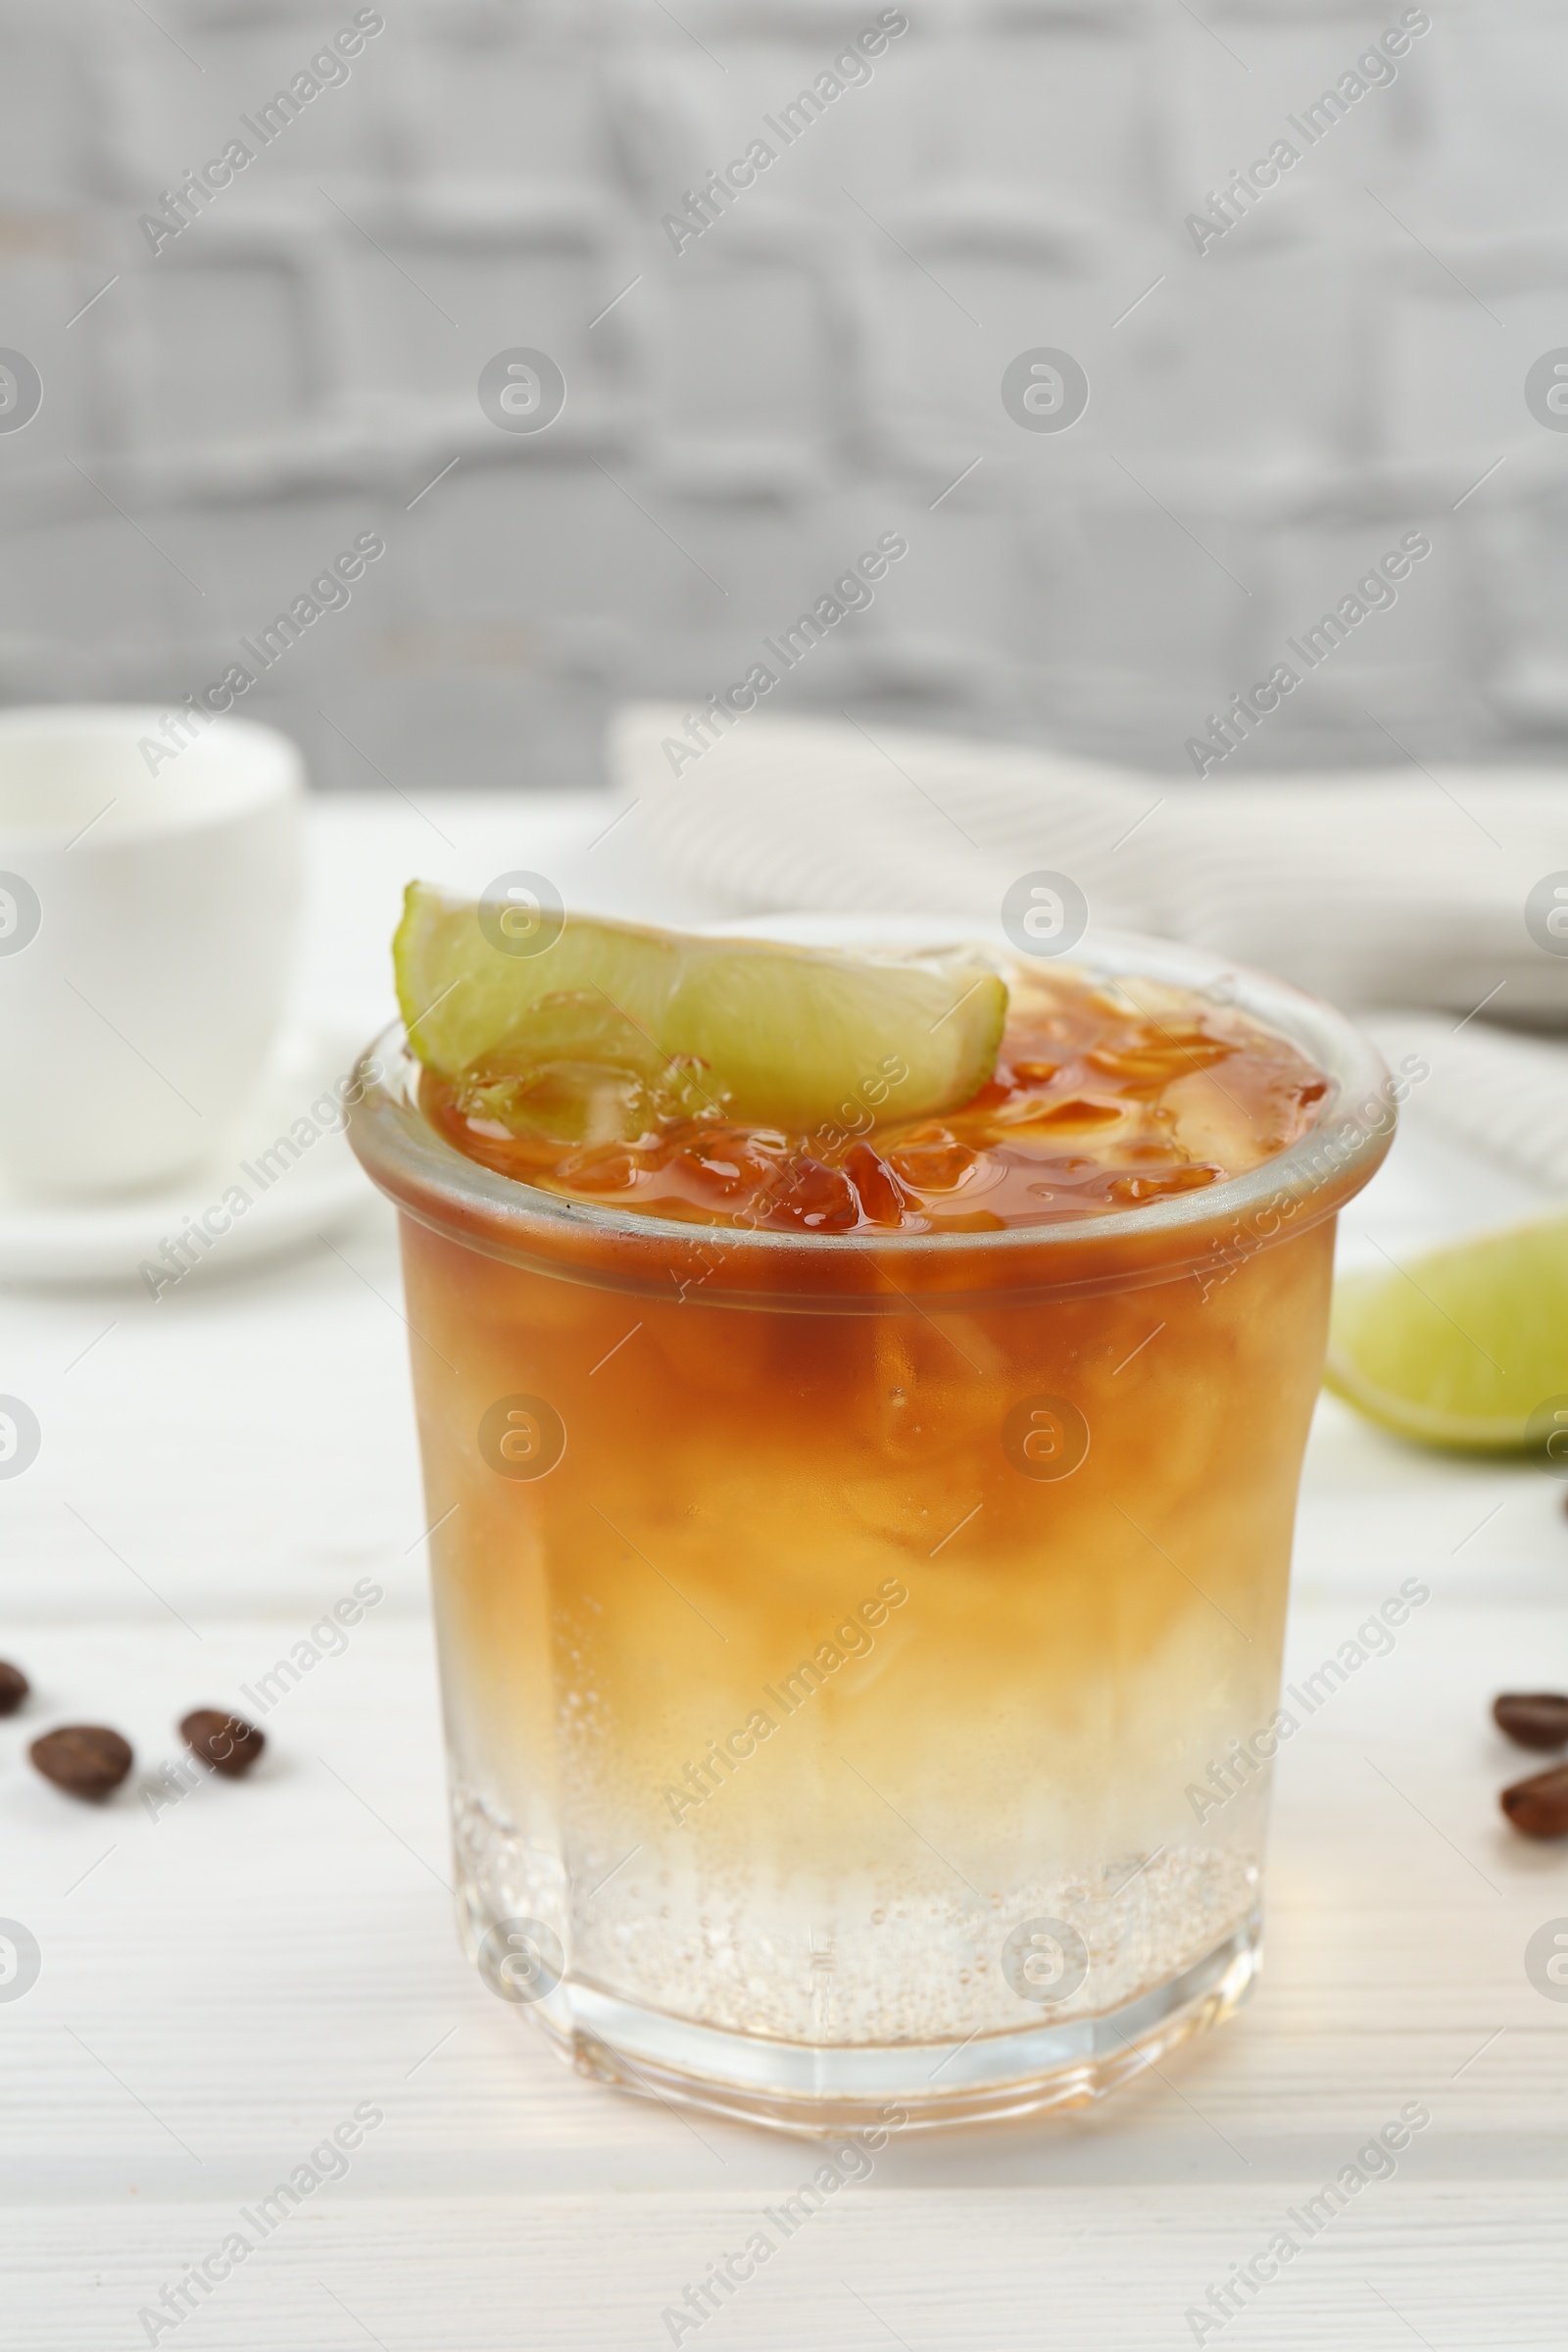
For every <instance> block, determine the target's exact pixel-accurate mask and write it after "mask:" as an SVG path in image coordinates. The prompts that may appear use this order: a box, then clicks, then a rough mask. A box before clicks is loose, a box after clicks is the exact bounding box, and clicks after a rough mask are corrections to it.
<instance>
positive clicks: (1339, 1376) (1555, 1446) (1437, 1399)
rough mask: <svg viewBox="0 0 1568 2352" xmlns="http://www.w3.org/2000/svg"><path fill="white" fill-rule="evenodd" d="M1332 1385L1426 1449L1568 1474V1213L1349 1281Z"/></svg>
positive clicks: (1335, 1341)
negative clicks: (1540, 1464)
mask: <svg viewBox="0 0 1568 2352" xmlns="http://www.w3.org/2000/svg"><path fill="white" fill-rule="evenodd" d="M1326 1377H1327V1381H1328V1385H1329V1387H1330V1388H1331V1389H1332V1390H1334V1392H1335V1394H1336V1395H1337V1396H1340V1397H1345V1398H1347V1399H1348V1402H1349V1403H1351V1404H1354V1405H1358V1406H1359V1407H1360V1409H1361V1410H1362V1411H1363V1412H1365V1413H1369V1414H1370V1415H1371V1416H1372V1418H1373V1419H1374V1420H1376V1421H1381V1422H1383V1423H1385V1424H1386V1426H1387V1427H1389V1428H1390V1429H1396V1430H1397V1431H1399V1433H1400V1434H1401V1435H1402V1436H1404V1437H1407V1438H1416V1439H1419V1440H1421V1441H1422V1442H1423V1443H1424V1444H1426V1445H1429V1446H1465V1447H1468V1448H1471V1449H1472V1450H1486V1451H1493V1452H1538V1453H1541V1454H1546V1453H1548V1452H1549V1454H1550V1457H1551V1460H1552V1462H1553V1464H1556V1463H1557V1462H1558V1461H1562V1462H1564V1463H1565V1464H1568V1215H1564V1214H1563V1213H1562V1212H1561V1211H1560V1210H1559V1211H1554V1212H1553V1213H1552V1214H1550V1215H1548V1216H1544V1217H1532V1218H1530V1219H1529V1220H1527V1221H1526V1222H1524V1223H1522V1224H1516V1225H1507V1226H1503V1227H1501V1228H1499V1229H1498V1230H1496V1231H1495V1232H1491V1233H1483V1234H1478V1235H1476V1236H1475V1237H1474V1238H1473V1239H1470V1240H1467V1241H1463V1242H1456V1243H1452V1244H1450V1245H1448V1246H1447V1247H1446V1248H1444V1249H1441V1250H1430V1251H1428V1252H1427V1253H1426V1254H1425V1255H1424V1256H1421V1257H1413V1258H1411V1259H1410V1260H1409V1261H1408V1263H1407V1264H1406V1265H1404V1266H1403V1267H1402V1268H1400V1267H1395V1266H1392V1265H1391V1266H1387V1267H1379V1268H1375V1269H1372V1270H1370V1271H1366V1272H1362V1271H1359V1270H1358V1271H1356V1272H1353V1273H1348V1274H1343V1275H1341V1277H1340V1279H1339V1281H1338V1282H1337V1283H1336V1284H1335V1287H1334V1316H1333V1322H1332V1325H1331V1328H1330V1336H1329V1359H1328V1370H1327V1375H1326ZM1559 1411H1560V1413H1561V1415H1562V1418H1561V1419H1560V1420H1559V1419H1557V1418H1556V1415H1557V1414H1558V1413H1559Z"/></svg>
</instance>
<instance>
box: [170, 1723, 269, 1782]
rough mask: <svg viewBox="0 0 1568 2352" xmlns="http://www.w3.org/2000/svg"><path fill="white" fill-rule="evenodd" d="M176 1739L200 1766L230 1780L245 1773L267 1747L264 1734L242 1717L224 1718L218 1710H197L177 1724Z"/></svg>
mask: <svg viewBox="0 0 1568 2352" xmlns="http://www.w3.org/2000/svg"><path fill="white" fill-rule="evenodd" d="M179 1736H180V1738H181V1739H182V1740H185V1741H186V1742H187V1744H188V1745H189V1746H190V1748H191V1749H192V1751H193V1752H194V1753H195V1754H196V1755H198V1756H200V1758H201V1760H202V1762H203V1763H204V1764H210V1765H211V1766H212V1768H213V1770H214V1771H215V1772H221V1773H224V1774H226V1775H227V1777H228V1778H229V1779H230V1780H237V1779H238V1777H239V1775H240V1774H241V1773H242V1772H249V1770H250V1768H251V1766H252V1765H253V1764H254V1763H255V1761H256V1759H257V1757H258V1756H259V1755H260V1754H261V1752H262V1750H263V1748H264V1747H265V1746H266V1745H267V1736H266V1734H265V1733H264V1732H259V1731H258V1730H257V1729H256V1726H255V1725H254V1724H253V1723H247V1722H246V1721H245V1719H244V1717H243V1716H242V1715H225V1714H224V1713H223V1712H222V1710H221V1708H219V1707H198V1708H197V1709H196V1710H195V1713H194V1714H191V1715H187V1716H186V1717H185V1719H184V1721H183V1723H181V1725H180V1727H179Z"/></svg>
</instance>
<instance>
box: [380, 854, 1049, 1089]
mask: <svg viewBox="0 0 1568 2352" xmlns="http://www.w3.org/2000/svg"><path fill="white" fill-rule="evenodd" d="M392 957H393V966H394V970H395V973H396V977H397V990H398V1003H399V1005H400V1006H401V1008H402V1012H403V1018H404V1022H405V1025H406V1026H407V1029H408V1033H409V1042H410V1044H411V1045H412V1046H413V1048H414V1051H415V1053H416V1054H417V1055H418V1057H419V1059H420V1061H421V1062H423V1063H424V1065H425V1067H426V1068H427V1069H431V1070H434V1071H436V1072H438V1073H439V1074H440V1075H441V1076H442V1077H445V1078H449V1079H454V1080H455V1079H458V1078H460V1077H462V1076H463V1074H464V1073H465V1072H466V1071H470V1070H472V1069H473V1067H474V1065H475V1064H480V1065H482V1064H484V1063H485V1062H486V1061H487V1060H493V1059H495V1058H497V1057H506V1056H511V1057H513V1058H514V1059H516V1058H517V1057H519V1056H520V1057H523V1058H526V1056H527V1055H528V1054H529V1053H530V1051H531V1050H533V1048H534V1046H535V1045H536V1046H537V1049H538V1051H539V1052H540V1053H541V1054H549V1053H550V1052H551V1051H552V1044H551V1039H552V1035H553V1033H555V1034H559V1032H560V1029H561V1025H562V1020H563V1016H564V1014H568V1015H569V1019H570V1025H571V1027H572V1033H573V1051H574V1052H576V1053H583V1052H586V1053H587V1054H590V1055H592V1054H593V1052H594V1044H593V1037H592V1032H593V1029H594V1025H595V1022H596V1019H597V1017H598V1015H597V1010H596V1008H598V1007H599V1006H601V1005H602V1007H603V1034H604V1039H605V1044H604V1047H603V1052H604V1054H605V1057H606V1058H607V1059H609V1058H613V1057H614V1055H615V1054H616V1052H617V1051H618V1047H617V1044H616V1041H617V1040H623V1039H624V1038H625V1036H626V1034H627V1024H628V1023H629V1024H630V1025H631V1030H632V1031H633V1032H634V1033H635V1035H636V1036H637V1037H638V1038H640V1039H641V1040H642V1041H643V1043H644V1045H645V1047H646V1049H647V1050H649V1051H651V1052H653V1053H655V1054H658V1055H660V1056H663V1057H671V1056H684V1057H689V1059H690V1061H691V1062H694V1063H696V1064H697V1065H698V1068H699V1075H700V1076H701V1078H702V1080H703V1083H704V1084H705V1085H706V1086H707V1087H709V1088H710V1089H711V1090H712V1091H713V1093H714V1094H716V1095H721V1096H722V1097H724V1098H726V1101H725V1108H726V1109H727V1111H728V1112H729V1114H730V1115H731V1116H733V1117H735V1118H738V1119H744V1120H751V1121H757V1122H765V1123H766V1124H768V1125H772V1126H777V1127H782V1128H785V1129H788V1130H790V1131H793V1132H809V1131H810V1130H811V1129H813V1128H815V1127H817V1126H819V1125H821V1124H823V1123H824V1122H827V1121H830V1120H832V1119H834V1118H835V1117H837V1116H838V1115H839V1113H840V1112H841V1110H842V1108H843V1106H844V1105H845V1104H846V1103H849V1102H851V1101H852V1100H854V1099H857V1098H859V1099H864V1097H865V1094H866V1090H867V1089H868V1088H869V1089H870V1090H871V1099H872V1100H874V1101H885V1102H886V1103H887V1106H888V1109H889V1111H890V1113H891V1114H892V1115H895V1116H897V1117H898V1118H899V1119H900V1120H905V1119H909V1118H920V1117H927V1116H930V1115H932V1114H934V1113H938V1112H941V1111H944V1110H953V1109H956V1107H957V1106H958V1104H959V1103H967V1102H968V1101H969V1099H970V1097H971V1096H972V1095H973V1094H975V1093H976V1091H977V1090H978V1089H979V1088H980V1087H981V1086H983V1085H984V1083H985V1081H986V1080H987V1079H988V1078H989V1077H990V1075H991V1072H992V1069H993V1068H994V1066H995V1063H996V1058H997V1047H998V1044H999V1042H1000V1040H1001V1037H1002V1028H1003V1023H1004V1021H1005V1017H1006V1009H1007V990H1006V984H1005V981H1004V980H1003V978H1002V976H1001V974H1000V972H998V971H997V970H996V969H995V967H994V966H993V964H992V963H990V962H989V961H988V960H986V959H985V958H984V956H981V955H980V954H978V953H977V952H976V951H974V950H972V949H965V948H953V949H944V950H940V951H933V952H931V953H929V954H908V953H906V952H903V951H889V952H887V953H885V954H884V953H877V954H873V953H869V952H868V953H865V954H854V953H851V952H849V951H846V950H840V949H829V948H798V947H785V946H781V945H779V944H777V943H776V942H773V941H771V940H760V939H711V938H703V937H697V936H694V935H692V934H690V933H680V932H673V931H662V930H658V929H655V928H654V927H653V926H652V925H647V924H641V923H619V922H611V921H609V920H607V919H605V918H603V917H600V916H588V915H577V914H569V913H568V914H566V915H565V916H564V917H562V916H561V915H560V914H559V913H558V914H551V913H549V912H548V910H547V911H544V912H541V911H540V910H539V909H538V908H537V907H524V908H523V909H522V910H521V911H520V912H518V911H517V910H515V909H514V908H513V907H509V906H508V905H507V904H506V902H505V901H503V900H489V899H487V900H484V901H475V900H472V899H461V898H456V897H453V896H452V895H450V894H449V893H447V892H446V891H444V890H442V889H440V888H439V887H438V886H437V885H435V884H434V883H430V882H411V883H410V885H409V888H408V891H407V894H406V897H405V900H404V911H403V920H402V922H401V923H400V924H399V926H398V931H397V936H396V938H395V939H394V941H393V944H392ZM585 1034H586V1037H587V1043H586V1045H585V1043H584V1039H585ZM895 1073H897V1075H895ZM890 1078H891V1080H892V1083H891V1087H890V1084H889V1081H890Z"/></svg>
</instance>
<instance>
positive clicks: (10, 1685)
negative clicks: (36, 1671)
mask: <svg viewBox="0 0 1568 2352" xmlns="http://www.w3.org/2000/svg"><path fill="white" fill-rule="evenodd" d="M30 1687H31V1686H30V1685H29V1684H28V1681H27V1678H26V1676H25V1674H24V1673H23V1671H22V1668H21V1667H20V1666H13V1665H11V1664H10V1662H9V1661H8V1660H7V1659H5V1658H0V1715H14V1714H15V1713H16V1711H17V1709H18V1708H19V1707H20V1706H21V1704H22V1702H23V1700H24V1699H25V1697H26V1695H27V1691H28V1690H29V1689H30Z"/></svg>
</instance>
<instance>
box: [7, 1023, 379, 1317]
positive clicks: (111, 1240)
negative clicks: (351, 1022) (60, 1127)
mask: <svg viewBox="0 0 1568 2352" xmlns="http://www.w3.org/2000/svg"><path fill="white" fill-rule="evenodd" d="M364 1045H365V1039H364V1036H363V1033H361V1032H358V1031H356V1032H352V1033H351V1032H350V1031H348V1030H347V1029H345V1028H343V1027H341V1026H334V1025H332V1024H329V1023H327V1022H298V1023H296V1024H294V1025H293V1026H292V1027H291V1028H289V1029H288V1030H286V1031H285V1032H284V1034H283V1036H282V1037H281V1038H280V1039H279V1041H278V1043H277V1045H276V1046H275V1047H274V1048H273V1050H272V1053H271V1054H270V1058H269V1060H268V1064H267V1067H266V1069H265V1070H264V1072H263V1074H262V1076H261V1077H260V1079H259V1080H258V1082H257V1085H256V1089H255V1092H254V1093H253V1094H252V1096H251V1099H250V1101H249V1102H248V1103H246V1105H245V1107H244V1109H243V1110H242V1111H241V1112H240V1114H239V1116H238V1118H237V1119H236V1120H235V1121H234V1124H233V1126H232V1127H231V1128H230V1129H229V1131H228V1135H227V1137H226V1139H225V1140H224V1142H223V1144H222V1145H221V1148H220V1149H218V1150H216V1151H215V1152H213V1154H212V1156H211V1158H210V1159H208V1160H206V1161H204V1162H203V1164H202V1165H201V1166H200V1167H197V1168H193V1169H190V1170H188V1171H187V1172H186V1173H185V1174H184V1175H183V1176H178V1177H174V1178H172V1180H171V1181H170V1182H168V1183H167V1184H161V1185H159V1186H157V1187H155V1188H154V1189H152V1190H149V1191H146V1192H140V1193H127V1194H122V1195H120V1196H118V1197H116V1198H115V1199H112V1200H103V1201H71V1202H66V1203H63V1202H59V1201H25V1200H18V1199H14V1198H13V1199H7V1198H5V1197H4V1196H0V1282H13V1283H76V1282H92V1283H99V1282H137V1283H140V1284H141V1286H142V1287H143V1288H146V1289H148V1290H149V1292H151V1290H152V1288H153V1283H154V1282H155V1281H156V1277H154V1278H153V1282H150V1281H149V1278H148V1277H147V1276H145V1275H143V1274H142V1273H141V1272H140V1268H141V1266H142V1265H143V1263H149V1264H151V1265H153V1266H154V1267H156V1268H158V1269H159V1270H160V1271H172V1269H173V1267H175V1266H177V1264H178V1263H179V1260H178V1259H177V1257H176V1258H175V1259H173V1260H172V1261H166V1260H165V1258H164V1244H165V1242H166V1241H172V1240H177V1239H178V1237H179V1235H180V1233H181V1231H182V1229H183V1227H184V1224H185V1221H186V1219H187V1218H192V1219H200V1218H201V1217H202V1216H203V1215H204V1214H205V1213H207V1212H210V1211H211V1212H216V1213H214V1214H212V1215H211V1217H210V1219H209V1226H210V1228H211V1227H212V1226H221V1225H223V1224H224V1223H225V1222H226V1225H227V1230H226V1232H221V1233H220V1234H219V1235H218V1237H217V1238H216V1239H215V1240H214V1241H213V1244H212V1247H211V1249H210V1250H206V1251H204V1252H202V1253H201V1254H200V1256H199V1257H197V1259H196V1263H195V1266H194V1267H193V1269H192V1273H193V1276H199V1274H200V1273H201V1271H202V1270H203V1268H204V1267H206V1266H208V1265H212V1266H216V1267H217V1268H219V1269H220V1270H221V1269H223V1268H224V1267H227V1266H238V1265H243V1264H245V1263H246V1262H247V1261H249V1260H253V1259H256V1258H261V1257H270V1256H271V1255H272V1254H273V1253H274V1252H275V1251H277V1250H287V1249H290V1248H292V1247H293V1246H294V1245H295V1244H296V1243H298V1242H300V1241H303V1240H305V1239H307V1238H308V1237H309V1236H310V1235H312V1234H314V1233H319V1231H320V1230H321V1228H322V1226H323V1225H325V1224H328V1223H335V1222H337V1221H339V1220H341V1219H342V1217H343V1216H344V1215H345V1214H346V1213H347V1212H349V1211H350V1210H352V1209H354V1208H357V1207H360V1206H363V1204H364V1203H365V1201H367V1200H368V1199H371V1198H373V1191H372V1187H371V1185H370V1182H369V1179H368V1177H367V1176H366V1175H365V1173H364V1171H363V1170H362V1169H361V1167H360V1164H359V1161H358V1160H357V1159H356V1158H355V1156H354V1154H353V1152H351V1151H350V1150H349V1148H348V1144H347V1142H346V1141H345V1140H344V1137H343V1134H342V1132H341V1129H340V1128H339V1129H337V1130H336V1131H334V1130H333V1128H332V1127H331V1125H330V1123H329V1115H328V1110H327V1105H326V1103H324V1102H323V1101H322V1098H323V1097H326V1096H334V1097H335V1095H336V1090H337V1087H338V1082H339V1081H340V1080H343V1079H346V1078H347V1077H348V1076H349V1074H350V1072H351V1071H352V1070H353V1068H354V1065H355V1062H356V1061H357V1060H358V1059H359V1056H360V1054H361V1053H362V1052H363V1050H364ZM312 1103H317V1104H318V1105H319V1115H318V1116H315V1117H313V1116H312V1112H311V1105H312ZM301 1119H303V1120H304V1121H305V1122H306V1123H307V1124H308V1125H309V1126H310V1127H312V1128H314V1129H316V1130H317V1133H316V1140H315V1141H314V1142H313V1143H311V1144H309V1145H308V1146H305V1145H304V1143H303V1132H302V1131H301V1130H299V1129H296V1127H295V1122H296V1121H298V1120H301ZM291 1130H294V1131H295V1140H294V1142H293V1144H292V1147H291V1149H292V1152H293V1154H295V1155H293V1156H291V1154H290V1152H289V1151H282V1150H279V1149H278V1148H277V1147H278V1144H279V1139H280V1138H286V1137H289V1135H290V1131H291ZM264 1153H268V1154H270V1157H269V1159H268V1161H267V1162H266V1163H264V1162H263V1159H262V1155H263V1154H264ZM232 1188H237V1190H238V1191H239V1192H241V1193H243V1194H245V1196H246V1197H247V1205H246V1206H245V1207H244V1208H240V1207H239V1205H238V1202H237V1201H230V1202H229V1204H228V1207H227V1208H226V1209H225V1208H224V1207H223V1205H222V1204H223V1197H224V1195H225V1193H228V1192H230V1190H231V1189H232ZM191 1255H192V1252H191V1250H189V1249H187V1251H186V1261H187V1263H188V1262H189V1259H190V1257H191ZM160 1287H161V1289H162V1295H163V1296H164V1297H166V1298H167V1297H168V1295H169V1294H168V1289H167V1287H165V1286H160Z"/></svg>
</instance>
